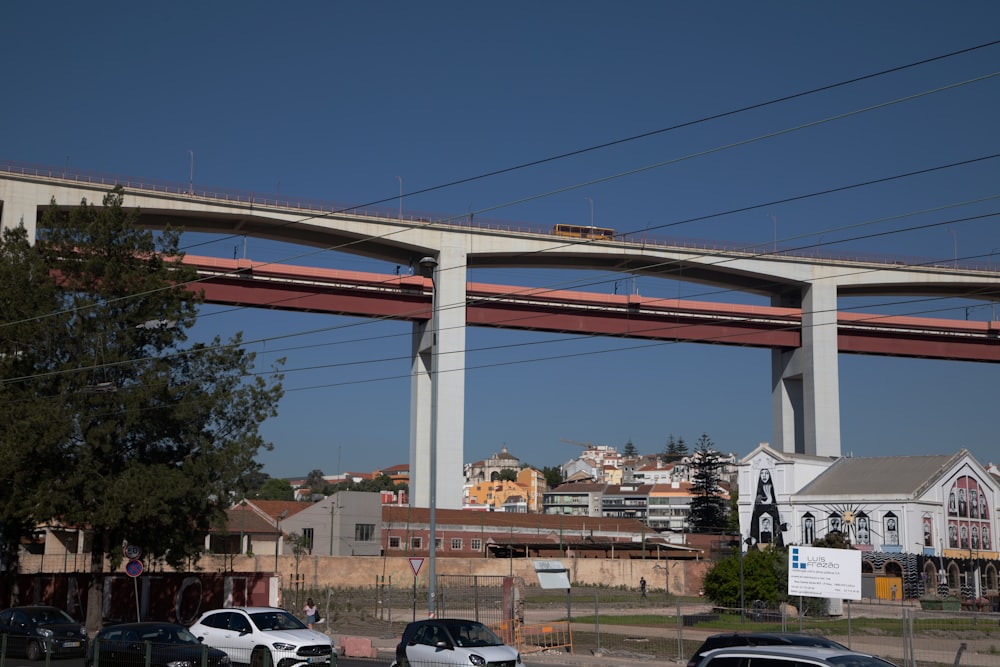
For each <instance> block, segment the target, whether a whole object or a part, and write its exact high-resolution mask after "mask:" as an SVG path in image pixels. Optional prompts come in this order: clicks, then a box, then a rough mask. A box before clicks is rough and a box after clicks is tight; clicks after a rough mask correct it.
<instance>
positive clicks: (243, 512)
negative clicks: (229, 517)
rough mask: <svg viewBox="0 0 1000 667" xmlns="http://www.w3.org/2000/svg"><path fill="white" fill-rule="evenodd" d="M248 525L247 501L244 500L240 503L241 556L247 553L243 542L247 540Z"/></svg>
mask: <svg viewBox="0 0 1000 667" xmlns="http://www.w3.org/2000/svg"><path fill="white" fill-rule="evenodd" d="M246 525H247V499H246V498H244V499H243V500H241V501H240V555H241V556H242V555H243V554H244V553H246V549H244V548H243V542H244V540H246Z"/></svg>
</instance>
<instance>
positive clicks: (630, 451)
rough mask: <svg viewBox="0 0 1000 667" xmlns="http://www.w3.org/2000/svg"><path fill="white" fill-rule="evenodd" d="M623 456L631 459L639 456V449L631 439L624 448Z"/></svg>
mask: <svg viewBox="0 0 1000 667" xmlns="http://www.w3.org/2000/svg"><path fill="white" fill-rule="evenodd" d="M622 456H624V457H625V458H630V459H631V458H635V457H637V456H639V450H638V449H636V446H635V445H634V444H632V440H631V439H629V441H628V442H626V443H625V447H623V448H622Z"/></svg>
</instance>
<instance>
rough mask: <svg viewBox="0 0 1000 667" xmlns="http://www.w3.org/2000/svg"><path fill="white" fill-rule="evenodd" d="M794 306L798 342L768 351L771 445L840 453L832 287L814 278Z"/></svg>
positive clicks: (786, 449)
mask: <svg viewBox="0 0 1000 667" xmlns="http://www.w3.org/2000/svg"><path fill="white" fill-rule="evenodd" d="M782 305H790V304H788V302H787V301H783V302H782ZM795 305H796V306H798V307H801V308H802V346H801V347H800V348H799V349H798V350H793V351H787V350H774V351H772V352H771V405H772V411H773V420H774V439H775V443H774V444H775V448H776V449H778V450H780V451H783V452H789V453H799V454H812V455H816V456H840V374H839V367H838V359H837V354H838V348H837V286H836V284H835V283H834V282H833V281H817V282H814V283H812V284H811V285H809V286H807V287H805V288H804V289H803V292H802V298H801V301H800V302H799V303H798V304H795Z"/></svg>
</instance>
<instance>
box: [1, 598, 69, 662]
mask: <svg viewBox="0 0 1000 667" xmlns="http://www.w3.org/2000/svg"><path fill="white" fill-rule="evenodd" d="M0 635H7V654H8V655H23V656H24V657H26V658H27V659H28V660H41V659H42V657H43V656H45V654H46V653H48V654H49V655H50V656H82V655H83V654H85V653H86V652H87V630H86V628H84V627H83V625H82V624H80V623H78V622H77V621H75V620H73V617H72V616H70V615H69V614H67V613H66V612H64V611H63V610H62V609H58V608H56V607H42V606H32V607H11V608H10V609H4V610H3V611H0Z"/></svg>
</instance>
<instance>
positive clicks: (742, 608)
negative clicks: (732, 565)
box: [740, 533, 747, 623]
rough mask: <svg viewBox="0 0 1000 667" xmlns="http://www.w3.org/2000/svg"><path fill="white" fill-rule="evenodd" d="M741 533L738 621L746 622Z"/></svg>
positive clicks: (741, 538) (741, 534) (741, 540)
mask: <svg viewBox="0 0 1000 667" xmlns="http://www.w3.org/2000/svg"><path fill="white" fill-rule="evenodd" d="M743 544H744V543H743V533H740V623H746V620H747V614H746V609H747V605H746V600H745V599H744V591H743Z"/></svg>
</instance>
